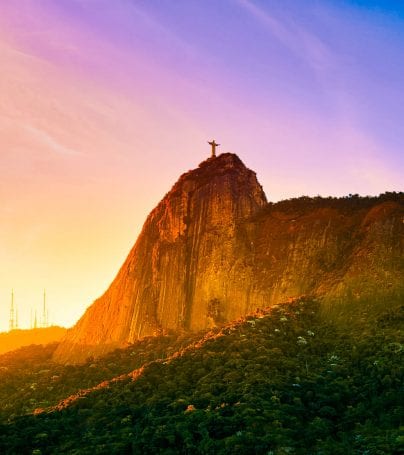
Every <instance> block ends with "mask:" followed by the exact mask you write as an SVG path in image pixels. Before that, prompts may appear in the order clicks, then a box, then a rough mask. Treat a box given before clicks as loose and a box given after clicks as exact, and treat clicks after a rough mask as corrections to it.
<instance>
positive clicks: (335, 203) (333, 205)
mask: <svg viewBox="0 0 404 455" xmlns="http://www.w3.org/2000/svg"><path fill="white" fill-rule="evenodd" d="M403 213H404V211H403V198H402V196H398V197H393V198H392V199H391V200H389V199H388V198H387V199H386V198H385V200H382V199H377V198H373V199H369V200H367V199H361V198H345V199H338V200H335V199H329V200H328V199H321V198H318V199H317V200H316V199H310V198H300V199H296V200H295V201H284V202H281V203H277V204H268V203H267V201H266V197H265V194H264V192H263V189H262V187H261V185H260V184H259V183H258V181H257V179H256V175H255V173H254V172H253V171H251V170H249V169H247V168H246V167H245V165H244V164H243V163H242V162H241V160H240V159H239V158H238V157H237V156H236V155H234V154H230V153H226V154H222V155H219V156H218V157H216V158H210V159H208V160H206V161H204V162H202V163H201V164H200V165H199V167H198V168H197V169H195V170H192V171H190V172H188V173H186V174H184V175H182V176H181V177H180V179H179V180H178V182H177V183H176V184H175V185H174V186H173V188H172V189H171V191H170V192H169V193H168V194H167V195H166V196H165V197H164V198H163V200H162V201H161V202H160V203H159V204H158V206H157V207H156V208H155V209H154V210H153V211H152V212H151V213H150V215H149V216H148V218H147V220H146V222H145V224H144V226H143V230H142V232H141V234H140V236H139V238H138V240H137V242H136V244H135V246H134V247H133V249H132V251H131V252H130V253H129V256H128V257H127V259H126V261H125V262H124V264H123V266H122V267H121V269H120V271H119V273H118V275H117V277H116V278H115V279H114V281H113V282H112V284H111V285H110V287H109V289H108V290H107V291H106V292H105V294H104V295H103V296H102V297H100V298H99V299H98V300H96V301H95V302H94V303H93V304H92V305H91V306H90V307H89V308H88V309H87V311H86V312H85V314H84V315H83V317H82V318H81V319H80V320H79V321H78V323H77V324H76V325H75V326H74V327H73V328H72V329H70V330H69V331H68V332H67V335H66V336H65V338H64V340H63V342H62V343H61V344H60V346H59V348H58V349H57V351H56V352H55V360H56V361H59V362H71V363H75V362H81V361H84V360H85V359H86V358H87V357H89V356H90V355H101V354H103V353H105V352H108V351H110V350H111V349H113V348H115V347H121V346H125V345H126V344H128V343H132V342H134V341H136V340H138V339H141V338H143V337H145V336H150V335H157V334H160V333H165V332H167V331H176V332H178V331H188V330H191V331H197V330H201V329H207V328H209V327H212V326H214V325H217V324H221V323H223V322H226V321H232V320H234V319H237V318H239V317H240V316H243V315H245V314H247V313H250V312H252V311H255V310H256V309H257V308H266V307H268V306H271V305H273V304H276V303H279V302H282V301H285V300H287V299H290V298H296V297H299V296H301V295H305V294H312V295H319V296H323V297H324V298H325V301H328V302H333V301H334V302H335V301H338V299H340V298H341V299H346V297H347V296H348V297H349V298H350V299H353V300H355V299H360V298H362V297H364V296H366V295H371V296H373V297H374V296H377V294H378V292H379V293H380V292H381V293H383V295H386V293H388V292H395V293H397V292H402V291H403V280H402V276H403V260H402V258H403V238H404V236H403Z"/></svg>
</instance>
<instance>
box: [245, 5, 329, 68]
mask: <svg viewBox="0 0 404 455" xmlns="http://www.w3.org/2000/svg"><path fill="white" fill-rule="evenodd" d="M237 1H238V4H239V5H240V6H241V7H242V8H244V9H245V10H246V11H248V13H249V14H251V15H252V16H253V17H254V18H255V19H257V20H258V21H259V22H260V23H261V24H263V25H264V26H265V27H266V28H267V29H268V30H269V31H270V32H271V34H272V35H273V36H274V37H275V38H276V39H277V40H278V41H279V42H280V43H282V44H283V45H284V46H285V47H287V48H288V49H289V50H290V51H291V52H293V54H295V56H297V57H298V58H303V59H304V60H305V61H306V62H307V63H308V64H309V66H310V67H311V68H312V69H313V70H314V71H315V72H316V73H322V72H323V71H325V70H327V69H330V68H332V67H334V65H335V57H334V55H333V54H332V52H331V51H330V49H329V48H328V46H327V45H326V44H325V43H324V42H322V41H321V40H320V39H319V38H318V37H317V36H316V35H314V34H312V33H310V32H308V31H307V30H305V29H304V28H302V27H300V26H299V25H297V24H296V23H294V22H288V23H287V24H286V23H284V22H282V21H280V20H279V19H277V18H274V17H273V16H272V15H270V14H269V13H268V12H267V11H265V10H264V9H262V8H259V7H258V6H257V5H255V4H254V3H253V2H251V1H250V0H237Z"/></svg>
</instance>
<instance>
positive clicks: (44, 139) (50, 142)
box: [23, 125, 79, 155]
mask: <svg viewBox="0 0 404 455" xmlns="http://www.w3.org/2000/svg"><path fill="white" fill-rule="evenodd" d="M23 128H24V129H25V130H26V131H28V132H29V133H30V134H31V135H33V136H34V137H35V139H37V140H38V141H39V142H41V143H42V144H43V145H45V146H46V147H47V148H48V149H51V150H52V151H53V152H54V153H57V154H59V155H79V152H78V151H77V150H73V149H71V148H69V147H66V146H64V145H63V144H61V143H59V142H58V141H57V140H56V139H55V138H54V137H53V136H51V135H50V134H49V133H47V132H46V131H44V130H41V129H38V128H36V127H34V126H32V125H24V127H23Z"/></svg>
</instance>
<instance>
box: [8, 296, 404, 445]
mask: <svg viewBox="0 0 404 455" xmlns="http://www.w3.org/2000/svg"><path fill="white" fill-rule="evenodd" d="M365 303H366V302H362V303H361V304H358V303H356V304H355V305H352V307H351V316H355V317H354V318H353V319H352V322H351V323H344V324H341V321H342V319H341V318H342V317H343V315H342V314H341V313H339V314H336V313H335V314H334V313H333V312H332V311H328V312H327V314H326V313H325V312H324V310H323V309H322V308H321V306H320V305H319V304H318V302H316V301H315V300H312V299H301V300H297V301H294V302H291V303H289V304H284V305H281V306H277V307H275V308H273V309H272V310H268V311H267V312H261V313H257V314H255V315H254V316H250V317H248V318H247V319H246V320H244V321H240V322H239V323H235V324H233V325H228V326H225V327H224V328H222V329H215V330H214V331H213V332H211V333H210V334H208V335H205V337H204V338H203V340H202V341H201V342H199V343H196V344H194V345H193V346H192V347H189V348H186V349H184V350H183V351H182V352H180V353H179V354H177V355H174V356H173V357H172V358H167V359H165V360H163V361H153V362H150V363H147V364H146V365H145V366H144V367H143V368H141V369H140V370H137V371H135V372H134V373H133V374H132V375H131V376H126V377H124V378H120V380H118V381H115V382H112V383H109V384H108V385H107V384H106V385H105V386H104V387H101V388H98V389H97V390H95V391H93V392H91V393H87V394H82V395H81V396H80V395H78V396H77V397H76V398H75V399H74V400H72V401H71V402H70V403H69V405H68V406H67V407H61V410H60V411H54V410H53V411H50V412H44V413H41V414H39V415H36V416H26V417H21V418H17V419H15V420H14V421H13V422H12V423H10V424H9V425H3V426H2V427H1V429H0V434H1V435H2V436H1V437H0V451H1V452H2V453H18V454H25V453H26V454H32V453H36V454H40V453H42V454H46V453H55V454H56V453H58V454H59V453H77V454H82V453H83V454H86V453H88V454H90V453H99V454H112V453H116V454H122V453H135V454H137V453H142V454H147V453H150V454H152V453H153V454H155V453H167V454H170V453H171V454H175V453H199V454H209V453H211V454H235V453H237V454H254V453H256V454H262V453H271V454H287V453H288V454H307V453H313V454H351V453H353V454H365V453H366V454H394V453H400V450H402V448H403V445H402V443H403V435H402V434H400V425H402V419H403V407H402V403H403V402H404V397H403V394H402V383H403V369H402V364H403V339H402V333H401V330H400V329H401V327H402V323H403V311H402V307H400V304H399V301H397V302H391V305H390V307H385V308H384V309H383V310H382V309H380V308H379V309H378V310H377V311H376V310H375V311H373V312H372V311H370V310H369V307H368V306H366V304H365ZM121 352H122V351H121ZM21 428H24V432H23V433H22V432H21V431H20V430H21Z"/></svg>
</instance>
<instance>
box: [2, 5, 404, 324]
mask: <svg viewBox="0 0 404 455" xmlns="http://www.w3.org/2000/svg"><path fill="white" fill-rule="evenodd" d="M399 3H400V2H393V1H386V2H378V1H355V2H354V1H330V0H321V1H320V0H318V1H314V0H308V1H305V2H302V1H300V0H283V1H282V2H279V1H270V0H267V1H258V0H255V1H253V0H231V1H230V0H203V1H202V0H199V1H192V0H186V1H185V0H183V1H181V0H176V1H172V0H166V1H164V0H159V1H157V0H152V1H140V0H139V1H134V0H114V1H110V0H58V1H54V0H19V1H15V0H3V1H2V2H0V63H1V73H0V172H1V174H0V177H1V179H0V199H1V204H0V252H1V255H2V256H1V261H0V302H3V303H2V304H1V305H0V330H4V329H6V328H7V318H8V317H7V311H8V303H9V294H10V292H11V288H12V287H14V288H15V294H16V301H17V302H18V303H19V306H20V313H21V322H22V324H24V325H27V324H28V319H29V316H28V315H29V308H30V307H38V308H39V304H40V298H41V292H42V291H41V290H42V288H43V287H46V288H47V289H48V295H49V300H50V304H51V305H53V308H54V309H53V320H54V321H55V322H59V323H64V324H67V325H68V324H72V323H73V322H74V321H75V320H76V319H77V318H78V317H79V316H80V315H81V313H82V312H83V310H84V308H85V307H86V306H87V305H88V304H90V303H91V301H92V300H93V299H95V298H96V297H97V296H98V295H99V294H100V293H102V291H103V290H105V288H106V287H107V286H108V284H109V282H110V281H111V279H112V278H113V277H114V275H115V273H116V272H117V270H118V267H119V266H120V264H121V262H122V261H123V259H124V257H125V256H126V254H127V253H128V251H129V249H130V247H131V246H132V244H133V243H134V241H135V239H136V235H137V233H138V232H139V230H140V228H141V225H142V223H143V221H144V220H145V217H146V216H147V214H148V213H149V212H150V210H151V209H152V208H153V207H154V206H155V205H156V203H157V202H158V201H159V200H160V199H161V197H162V196H163V195H164V194H165V193H166V192H167V191H168V190H169V188H170V187H171V185H172V184H173V183H174V182H175V181H176V179H177V178H178V176H179V175H180V174H181V173H182V172H184V171H186V170H188V169H190V168H194V167H195V166H197V165H198V163H199V162H200V161H202V160H203V159H204V158H206V157H207V156H208V154H209V146H208V145H207V144H206V141H207V140H210V139H212V138H215V139H216V140H217V141H218V142H220V143H221V144H222V145H221V149H219V150H221V151H222V152H234V153H237V154H238V155H239V156H240V157H241V159H242V160H243V161H244V162H245V163H246V165H247V166H248V167H250V168H252V169H254V170H255V171H256V172H257V174H258V178H259V180H260V182H261V183H262V184H263V186H264V189H265V191H266V194H267V197H268V199H269V200H272V201H275V200H279V199H284V198H290V197H294V196H299V195H303V194H308V195H317V194H320V195H323V196H328V195H346V194H348V193H360V194H362V195H366V194H371V195H375V194H379V193H380V192H384V191H394V190H395V191H399V190H403V185H402V183H401V182H402V179H403V167H404V166H403V164H404V163H403V161H404V160H403V155H404V154H403V149H404V147H403V146H404V128H403V127H402V119H403V118H404V91H403V85H404V84H403V81H404V58H403V56H404V55H403V54H404V6H397V4H399ZM51 316H52V311H51Z"/></svg>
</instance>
